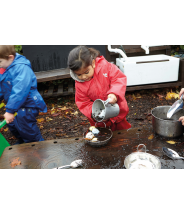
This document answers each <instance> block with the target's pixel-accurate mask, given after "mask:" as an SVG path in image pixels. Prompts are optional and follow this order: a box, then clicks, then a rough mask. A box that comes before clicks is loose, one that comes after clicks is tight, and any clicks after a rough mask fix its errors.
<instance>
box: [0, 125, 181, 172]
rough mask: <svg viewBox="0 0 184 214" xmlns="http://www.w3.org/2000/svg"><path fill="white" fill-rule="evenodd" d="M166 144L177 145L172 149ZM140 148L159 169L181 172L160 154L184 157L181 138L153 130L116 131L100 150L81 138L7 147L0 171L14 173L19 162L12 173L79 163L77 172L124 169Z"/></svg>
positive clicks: (0, 161)
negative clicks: (165, 150)
mask: <svg viewBox="0 0 184 214" xmlns="http://www.w3.org/2000/svg"><path fill="white" fill-rule="evenodd" d="M168 140H170V141H175V142H177V143H176V144H172V145H171V144H169V143H167V142H166V141H168ZM139 144H144V145H145V146H146V152H147V153H150V154H152V155H155V156H157V157H158V158H159V159H160V162H161V165H162V169H175V168H176V169H181V168H184V160H172V159H169V158H168V157H167V156H165V155H164V154H163V152H162V147H167V148H171V149H173V150H175V151H176V152H178V153H179V155H180V156H183V157H184V138H183V137H181V138H178V139H166V138H163V137H161V136H159V135H156V134H154V133H153V130H152V126H150V127H146V126H145V127H141V128H132V129H129V130H122V131H115V132H113V137H112V139H111V140H110V141H109V142H108V144H107V145H106V146H103V147H91V146H90V145H88V144H87V143H86V142H85V141H84V140H83V138H82V137H77V138H76V137H75V138H64V139H56V140H50V141H43V142H35V143H27V144H21V145H14V146H9V147H7V148H6V149H5V150H4V152H3V154H2V156H1V157H0V168H1V169H13V167H12V166H11V163H12V161H13V160H14V159H16V158H19V159H18V160H19V161H20V162H21V164H20V165H17V166H15V167H14V169H52V168H54V167H60V166H63V165H69V164H70V163H71V162H72V161H74V160H78V159H82V160H83V162H84V164H83V166H82V167H80V168H79V169H124V168H125V167H124V159H125V157H126V156H128V155H129V154H131V153H132V152H136V151H137V146H138V145H139Z"/></svg>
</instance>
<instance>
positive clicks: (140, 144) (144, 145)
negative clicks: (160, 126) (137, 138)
mask: <svg viewBox="0 0 184 214" xmlns="http://www.w3.org/2000/svg"><path fill="white" fill-rule="evenodd" d="M139 146H143V147H144V149H145V151H144V152H145V153H146V146H145V145H144V144H139V145H138V146H137V151H139V150H138V149H139Z"/></svg>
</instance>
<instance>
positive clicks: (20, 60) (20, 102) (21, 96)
mask: <svg viewBox="0 0 184 214" xmlns="http://www.w3.org/2000/svg"><path fill="white" fill-rule="evenodd" d="M3 99H4V100H5V102H6V103H7V104H6V112H9V113H14V112H17V111H18V109H20V108H29V107H30V108H38V109H39V110H40V111H41V112H47V106H46V104H45V102H44V100H43V98H42V96H41V95H40V93H39V92H38V90H37V79H36V76H35V74H34V72H33V70H32V69H31V63H30V61H29V60H28V59H26V57H24V56H22V55H20V54H17V53H16V57H15V59H14V61H13V63H12V64H11V65H10V66H9V67H8V68H7V69H6V71H5V72H4V73H3V74H2V75H0V100H3Z"/></svg>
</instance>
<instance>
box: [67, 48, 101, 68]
mask: <svg viewBox="0 0 184 214" xmlns="http://www.w3.org/2000/svg"><path fill="white" fill-rule="evenodd" d="M97 57H100V51H98V50H96V49H94V48H88V47H87V46H82V45H81V46H77V47H76V48H74V49H73V50H71V51H70V53H69V55H68V67H69V68H70V69H71V70H72V71H74V72H75V71H78V70H79V69H80V68H86V67H88V66H89V65H91V64H92V60H93V59H96V58H97Z"/></svg>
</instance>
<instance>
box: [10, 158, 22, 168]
mask: <svg viewBox="0 0 184 214" xmlns="http://www.w3.org/2000/svg"><path fill="white" fill-rule="evenodd" d="M20 164H21V161H19V158H14V159H13V161H12V162H11V167H12V168H14V167H15V166H18V165H20Z"/></svg>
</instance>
